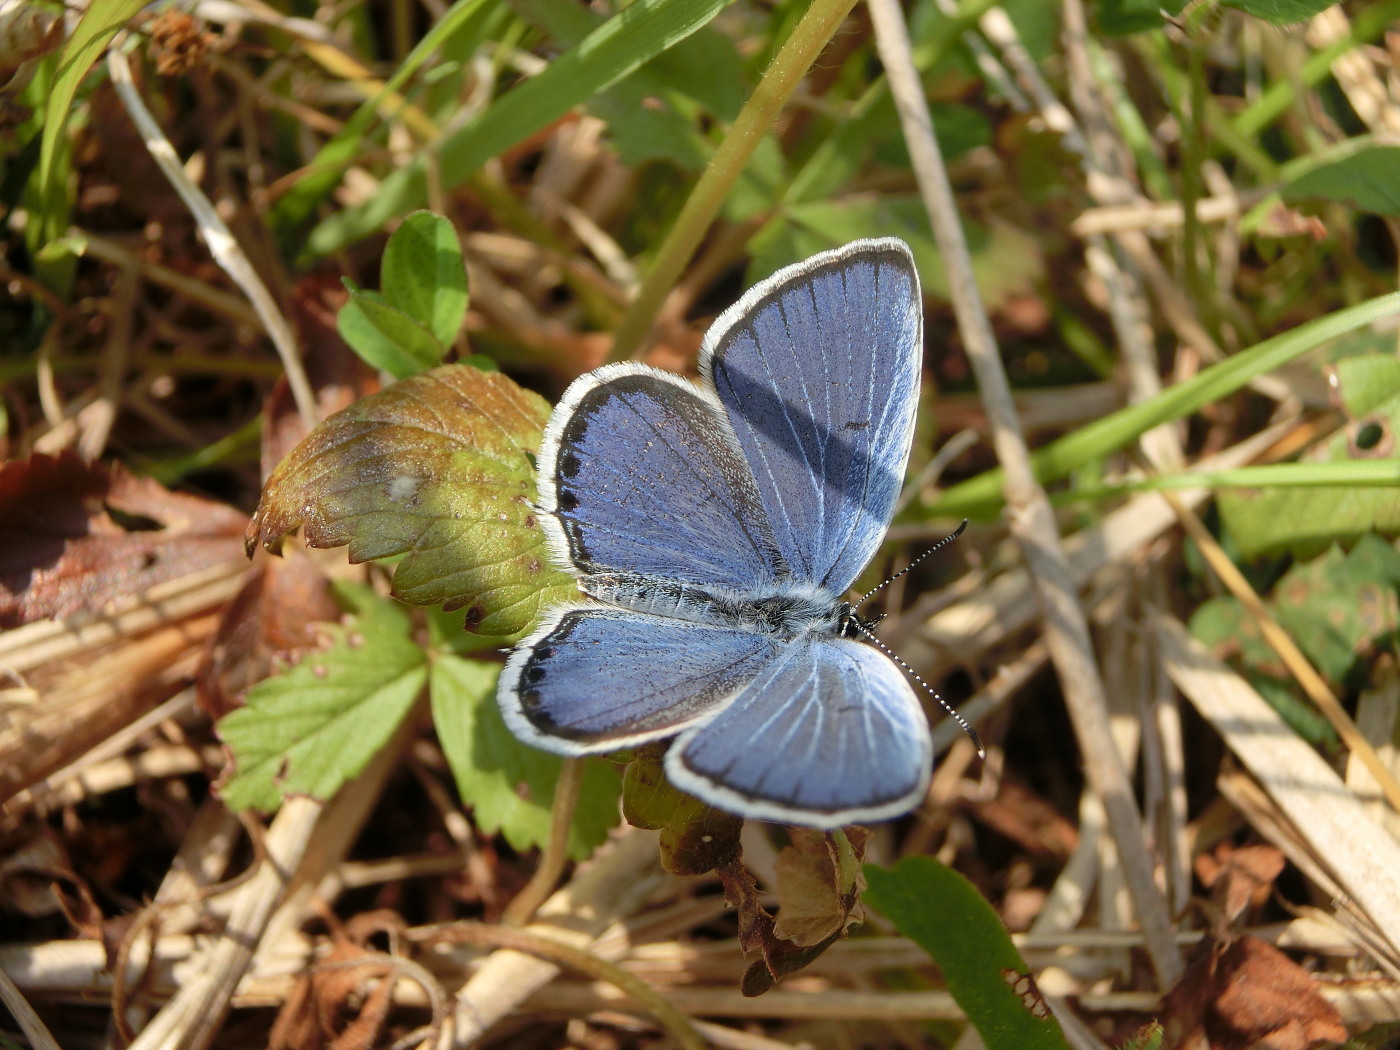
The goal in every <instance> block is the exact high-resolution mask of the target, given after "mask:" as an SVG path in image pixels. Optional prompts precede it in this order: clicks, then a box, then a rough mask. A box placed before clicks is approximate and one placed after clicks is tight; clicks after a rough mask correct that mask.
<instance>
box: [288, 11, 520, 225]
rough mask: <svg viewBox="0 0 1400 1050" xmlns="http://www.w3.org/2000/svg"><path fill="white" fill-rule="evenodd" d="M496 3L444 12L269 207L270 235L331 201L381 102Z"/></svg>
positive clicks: (363, 144)
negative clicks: (272, 229)
mask: <svg viewBox="0 0 1400 1050" xmlns="http://www.w3.org/2000/svg"><path fill="white" fill-rule="evenodd" d="M495 4H496V0H456V2H455V3H454V4H453V5H452V6H451V7H450V8H448V9H447V11H446V12H445V13H444V14H443V15H442V16H441V17H439V18H438V19H436V20H435V21H434V22H433V24H432V27H431V28H430V29H429V30H428V31H427V33H425V34H424V36H423V37H422V39H421V40H419V41H418V43H417V44H415V45H414V47H413V50H412V51H410V52H409V53H408V55H407V56H406V57H405V58H404V60H403V62H402V63H400V65H399V67H398V68H397V69H396V70H394V74H393V76H391V77H390V78H389V79H388V80H387V81H385V83H384V86H383V87H382V88H380V89H379V91H377V92H375V94H374V96H373V97H371V98H368V99H365V101H364V102H363V103H361V104H360V107H359V108H358V109H357V110H355V112H354V113H353V114H351V116H350V119H349V120H347V121H346V122H345V124H344V125H343V126H342V127H341V129H340V131H338V132H336V134H335V135H334V136H333V137H332V138H330V139H329V140H328V141H327V142H326V143H325V145H323V146H322V147H321V148H320V149H319V150H318V151H317V153H316V156H315V157H313V158H312V159H311V162H310V163H309V164H307V165H306V166H305V167H304V168H303V169H302V170H303V171H304V172H305V173H306V174H305V177H304V178H300V179H298V180H297V181H296V182H295V183H294V184H293V185H292V186H290V187H288V189H287V192H286V193H284V194H282V195H281V196H280V197H278V198H277V200H276V202H275V203H274V204H273V206H272V213H271V216H270V222H271V225H272V226H273V228H274V229H277V230H278V231H280V232H281V233H282V234H283V235H288V234H289V233H290V231H291V230H292V229H293V228H295V227H297V226H299V225H300V224H301V223H302V222H303V221H305V220H306V219H307V217H308V216H310V215H311V213H312V212H313V211H314V210H315V208H316V206H317V205H318V204H320V202H321V201H323V200H324V199H325V198H326V197H327V196H329V195H330V192H331V190H333V189H334V188H335V187H336V186H337V185H338V184H339V183H340V180H341V178H342V176H343V175H344V173H345V169H346V168H348V167H350V165H351V164H352V163H353V162H354V159H355V158H356V157H357V156H359V155H360V152H361V151H362V150H363V149H364V148H365V137H366V134H367V133H368V132H369V130H370V128H371V127H372V126H373V124H374V122H375V119H376V118H377V117H379V116H380V113H381V106H383V104H384V102H385V100H386V99H387V98H388V97H389V96H390V95H391V94H394V93H397V92H398V91H399V90H400V89H401V88H402V87H403V86H404V85H405V84H406V83H408V81H409V79H410V78H411V77H412V76H413V75H414V74H415V73H417V72H418V70H419V69H420V68H422V67H423V65H424V64H426V63H427V62H428V61H429V60H430V59H432V58H434V57H435V56H439V55H440V52H442V51H443V50H446V49H447V46H448V44H449V43H450V42H451V40H452V38H453V36H454V35H455V34H457V33H460V32H462V30H463V28H464V27H465V26H467V25H468V24H469V23H470V22H471V21H472V20H473V19H475V18H477V17H478V16H480V15H482V14H483V12H484V13H485V14H487V15H489V14H490V12H491V9H492V8H494V7H495Z"/></svg>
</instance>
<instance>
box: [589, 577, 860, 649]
mask: <svg viewBox="0 0 1400 1050" xmlns="http://www.w3.org/2000/svg"><path fill="white" fill-rule="evenodd" d="M579 590H581V591H583V593H584V594H586V595H588V596H589V597H590V598H595V599H597V600H598V601H600V602H604V603H606V604H608V605H615V606H617V607H618V608H622V609H630V610H632V611H633V612H642V613H648V614H650V615H652V616H667V617H671V618H674V619H677V620H686V621H689V622H691V623H706V624H712V625H714V626H716V627H732V628H735V629H738V630H744V631H753V632H757V633H760V634H767V635H771V636H773V637H775V638H779V639H782V640H784V641H788V640H791V639H793V638H797V637H800V636H802V635H805V634H819V635H843V636H846V637H854V633H853V629H852V627H851V626H850V625H849V621H850V619H851V618H852V616H853V615H854V614H853V613H852V612H851V607H850V604H849V603H847V602H842V601H838V600H836V599H835V598H834V597H832V595H831V594H830V593H829V592H828V591H825V590H823V589H821V588H818V587H814V586H812V585H810V584H806V585H804V584H799V583H796V582H788V583H776V584H773V585H771V587H770V588H768V589H767V590H758V589H755V590H753V591H744V592H741V591H737V590H733V589H730V588H725V587H718V586H715V585H713V584H705V585H701V584H696V583H686V582H684V581H681V580H668V579H659V578H657V577H654V576H643V575H640V574H632V573H599V574H594V575H590V576H585V577H583V578H581V579H580V580H579Z"/></svg>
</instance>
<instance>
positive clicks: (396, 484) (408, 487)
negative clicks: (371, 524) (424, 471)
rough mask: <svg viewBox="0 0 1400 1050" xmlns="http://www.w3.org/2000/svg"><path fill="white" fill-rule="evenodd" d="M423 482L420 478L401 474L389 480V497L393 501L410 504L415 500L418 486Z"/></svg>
mask: <svg viewBox="0 0 1400 1050" xmlns="http://www.w3.org/2000/svg"><path fill="white" fill-rule="evenodd" d="M422 484H423V479H422V478H414V477H409V476H408V475H406V474H401V475H399V476H398V477H396V478H391V479H390V480H389V498H390V499H391V500H393V501H394V502H395V503H403V504H406V505H412V504H414V503H416V502H417V497H418V488H419V486H421V485H422Z"/></svg>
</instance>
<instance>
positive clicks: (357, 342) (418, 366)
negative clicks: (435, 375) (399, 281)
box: [335, 281, 447, 379]
mask: <svg viewBox="0 0 1400 1050" xmlns="http://www.w3.org/2000/svg"><path fill="white" fill-rule="evenodd" d="M345 284H346V287H348V288H349V289H350V301H349V302H347V303H346V304H345V305H344V306H342V307H341V308H340V312H339V313H338V314H336V317H335V325H336V328H337V329H338V330H339V331H340V336H341V338H342V339H344V340H345V341H346V342H347V343H348V344H349V345H350V349H352V350H354V351H355V353H357V354H359V355H360V357H361V359H362V360H364V361H366V362H368V363H369V364H371V365H373V366H374V367H375V368H382V369H384V371H386V372H388V373H389V374H390V375H392V376H393V377H394V378H395V379H406V378H407V377H409V376H415V375H417V374H418V373H419V372H425V371H427V370H428V369H429V368H432V367H433V366H434V365H436V364H438V363H439V362H440V361H441V360H442V359H443V356H444V355H445V354H446V353H447V348H446V347H445V346H443V345H442V343H440V342H438V340H437V338H436V337H435V336H434V335H433V333H432V332H430V331H428V329H427V328H425V327H423V325H421V324H419V323H418V322H417V321H415V320H414V319H413V318H412V317H410V316H408V314H406V313H404V312H403V311H402V310H400V309H397V308H396V307H393V306H390V305H389V304H388V303H387V302H386V301H385V300H384V298H383V296H381V295H380V294H379V293H378V292H366V291H363V290H361V289H359V288H356V287H355V286H354V285H353V284H351V283H350V282H349V281H346V282H345Z"/></svg>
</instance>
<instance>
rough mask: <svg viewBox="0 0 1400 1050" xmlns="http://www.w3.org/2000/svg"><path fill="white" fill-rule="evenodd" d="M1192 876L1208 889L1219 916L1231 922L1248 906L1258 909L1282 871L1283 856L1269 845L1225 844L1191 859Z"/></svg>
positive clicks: (1267, 897) (1271, 890)
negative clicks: (1193, 871) (1193, 868)
mask: <svg viewBox="0 0 1400 1050" xmlns="http://www.w3.org/2000/svg"><path fill="white" fill-rule="evenodd" d="M1194 866H1195V869H1196V877H1197V878H1198V879H1200V880H1201V882H1202V883H1203V884H1204V885H1206V886H1208V887H1209V888H1210V889H1211V898H1212V900H1213V901H1214V903H1215V905H1216V908H1217V909H1218V910H1219V913H1220V916H1221V917H1222V919H1224V920H1225V921H1226V922H1231V921H1233V920H1235V919H1237V918H1239V916H1240V915H1241V914H1242V913H1243V912H1244V910H1245V908H1247V907H1249V906H1250V905H1251V904H1252V905H1253V906H1254V907H1256V908H1258V907H1260V906H1261V905H1263V904H1264V903H1265V902H1266V901H1267V900H1268V899H1269V894H1270V893H1272V892H1273V886H1274V880H1275V879H1277V878H1278V877H1279V874H1280V873H1281V872H1282V871H1283V866H1284V858H1283V853H1282V852H1281V851H1280V850H1278V849H1276V848H1274V847H1273V846H1263V845H1259V846H1241V847H1239V848H1236V847H1235V846H1233V845H1231V844H1230V843H1228V842H1222V843H1220V844H1219V845H1218V846H1216V848H1215V850H1214V852H1213V853H1202V854H1200V855H1198V856H1197V857H1196V860H1195V865H1194Z"/></svg>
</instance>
